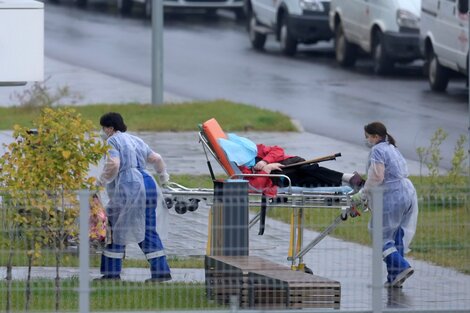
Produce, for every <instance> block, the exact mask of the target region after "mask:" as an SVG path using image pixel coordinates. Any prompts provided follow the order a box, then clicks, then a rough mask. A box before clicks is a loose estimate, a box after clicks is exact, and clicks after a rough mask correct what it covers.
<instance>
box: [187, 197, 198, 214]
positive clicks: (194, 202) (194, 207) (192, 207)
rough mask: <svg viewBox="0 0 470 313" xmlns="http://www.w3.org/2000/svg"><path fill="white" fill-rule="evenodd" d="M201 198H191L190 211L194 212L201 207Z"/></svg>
mask: <svg viewBox="0 0 470 313" xmlns="http://www.w3.org/2000/svg"><path fill="white" fill-rule="evenodd" d="M199 201H200V200H199V199H189V205H188V211H190V212H194V211H196V210H197V208H198V207H199Z"/></svg>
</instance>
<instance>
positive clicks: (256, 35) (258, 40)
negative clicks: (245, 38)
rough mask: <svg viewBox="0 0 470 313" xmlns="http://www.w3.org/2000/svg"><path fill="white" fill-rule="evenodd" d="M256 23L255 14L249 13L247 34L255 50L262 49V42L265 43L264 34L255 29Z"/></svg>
mask: <svg viewBox="0 0 470 313" xmlns="http://www.w3.org/2000/svg"><path fill="white" fill-rule="evenodd" d="M257 25H258V21H257V20H256V16H255V15H254V14H251V16H250V22H249V24H248V35H249V37H250V42H251V45H252V46H253V48H255V49H256V50H263V49H264V44H265V43H266V34H262V33H260V32H257V31H256V26H257Z"/></svg>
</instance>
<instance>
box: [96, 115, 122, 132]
mask: <svg viewBox="0 0 470 313" xmlns="http://www.w3.org/2000/svg"><path fill="white" fill-rule="evenodd" d="M100 125H101V126H104V127H112V128H114V130H115V131H120V132H123V133H124V132H126V131H127V126H126V124H124V119H123V118H122V116H121V114H119V113H116V112H109V113H106V114H104V115H103V116H101V118H100Z"/></svg>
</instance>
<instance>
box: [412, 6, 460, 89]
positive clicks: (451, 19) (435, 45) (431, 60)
mask: <svg viewBox="0 0 470 313" xmlns="http://www.w3.org/2000/svg"><path fill="white" fill-rule="evenodd" d="M459 8H460V10H459ZM467 10H468V0H425V1H423V5H422V11H421V16H422V20H421V25H420V28H421V49H422V51H423V55H424V56H425V58H426V63H425V66H426V67H425V72H426V73H427V76H428V80H429V85H430V87H431V89H432V90H434V91H439V92H442V91H445V90H446V88H447V85H448V83H449V79H450V78H451V76H455V75H453V74H454V73H455V72H457V73H462V74H464V75H467V71H468V44H469V42H468V41H469V38H468V15H467ZM459 11H461V12H464V13H460V12H459Z"/></svg>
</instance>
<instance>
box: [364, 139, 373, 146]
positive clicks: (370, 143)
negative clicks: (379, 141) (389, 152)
mask: <svg viewBox="0 0 470 313" xmlns="http://www.w3.org/2000/svg"><path fill="white" fill-rule="evenodd" d="M364 144H365V145H366V147H367V148H372V147H373V146H374V143H373V142H370V141H369V140H368V139H364Z"/></svg>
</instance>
